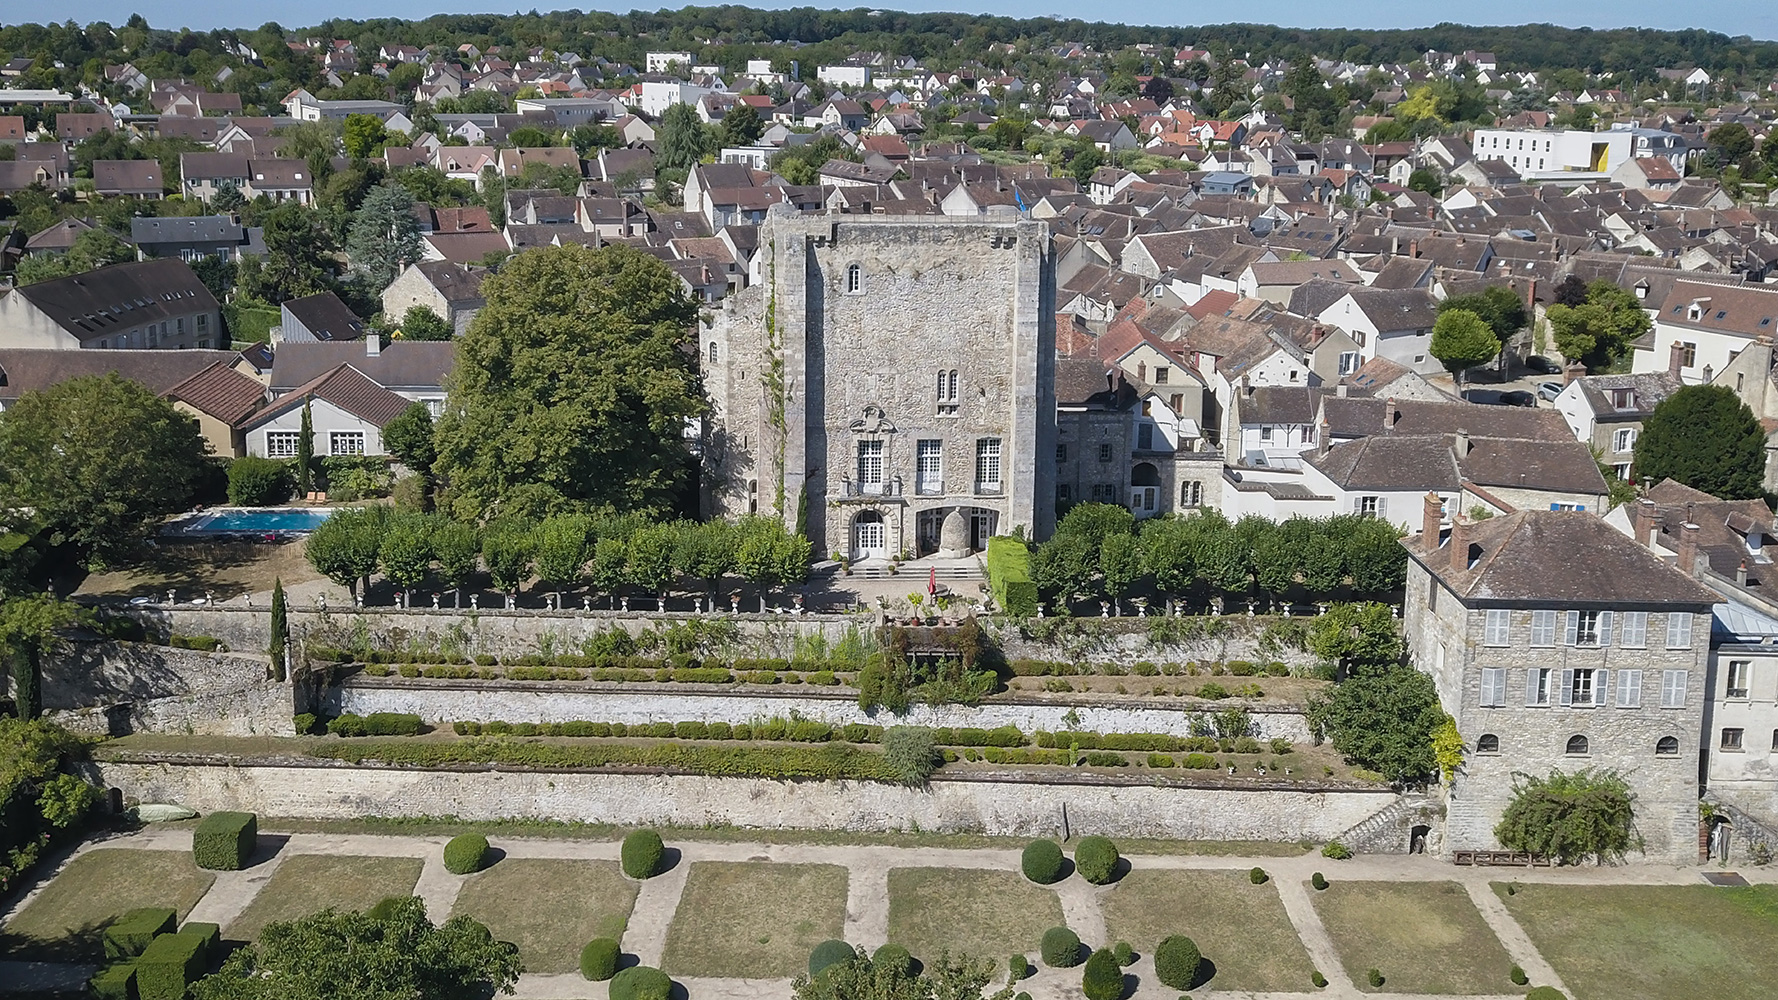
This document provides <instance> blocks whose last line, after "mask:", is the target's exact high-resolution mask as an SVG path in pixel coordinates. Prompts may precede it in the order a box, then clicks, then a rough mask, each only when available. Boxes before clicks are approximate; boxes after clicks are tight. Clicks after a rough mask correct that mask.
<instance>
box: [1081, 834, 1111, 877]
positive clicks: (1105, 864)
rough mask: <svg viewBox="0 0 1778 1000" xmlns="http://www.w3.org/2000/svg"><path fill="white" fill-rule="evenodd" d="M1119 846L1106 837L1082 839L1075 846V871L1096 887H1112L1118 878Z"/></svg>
mask: <svg viewBox="0 0 1778 1000" xmlns="http://www.w3.org/2000/svg"><path fill="white" fill-rule="evenodd" d="M1117 862H1118V854H1117V845H1116V844H1113V843H1112V842H1111V841H1109V840H1107V839H1106V838H1104V837H1082V838H1080V843H1078V844H1076V845H1074V870H1075V871H1078V872H1080V877H1081V878H1084V879H1086V880H1087V881H1088V882H1091V883H1093V884H1094V885H1110V884H1111V883H1112V881H1113V880H1114V879H1116V878H1117Z"/></svg>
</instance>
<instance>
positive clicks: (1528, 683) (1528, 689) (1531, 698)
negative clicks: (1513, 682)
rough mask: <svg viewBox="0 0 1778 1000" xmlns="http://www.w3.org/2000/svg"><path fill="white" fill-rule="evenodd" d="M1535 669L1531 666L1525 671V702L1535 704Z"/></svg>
mask: <svg viewBox="0 0 1778 1000" xmlns="http://www.w3.org/2000/svg"><path fill="white" fill-rule="evenodd" d="M1537 669H1538V668H1536V667H1532V668H1531V669H1529V670H1527V671H1525V704H1527V705H1535V704H1537Z"/></svg>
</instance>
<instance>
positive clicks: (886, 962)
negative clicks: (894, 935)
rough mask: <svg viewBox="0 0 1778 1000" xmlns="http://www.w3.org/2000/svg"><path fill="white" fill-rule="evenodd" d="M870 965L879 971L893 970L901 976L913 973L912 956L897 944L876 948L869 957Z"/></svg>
mask: <svg viewBox="0 0 1778 1000" xmlns="http://www.w3.org/2000/svg"><path fill="white" fill-rule="evenodd" d="M870 964H872V965H874V966H876V967H877V968H879V969H894V970H895V971H896V972H897V973H899V974H901V975H904V976H906V975H909V974H911V973H912V972H913V971H914V956H912V955H910V954H908V950H907V949H906V948H903V947H902V946H901V945H898V944H886V945H884V946H883V947H881V948H878V949H877V950H876V952H875V953H874V954H872V955H871V957H870Z"/></svg>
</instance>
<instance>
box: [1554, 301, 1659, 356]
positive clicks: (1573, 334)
mask: <svg viewBox="0 0 1778 1000" xmlns="http://www.w3.org/2000/svg"><path fill="white" fill-rule="evenodd" d="M1545 315H1547V316H1548V317H1549V321H1550V332H1551V334H1552V335H1553V336H1554V337H1555V340H1556V349H1557V350H1559V351H1561V352H1562V356H1563V357H1565V358H1567V359H1569V360H1570V361H1575V360H1578V361H1580V362H1581V363H1582V364H1584V365H1586V366H1587V367H1588V368H1589V369H1592V370H1594V371H1597V370H1599V369H1601V368H1604V367H1606V366H1608V365H1610V364H1611V363H1612V361H1614V360H1616V359H1617V358H1618V357H1620V356H1622V354H1623V353H1624V351H1625V350H1626V349H1627V348H1628V347H1629V345H1630V341H1632V340H1635V339H1636V338H1637V337H1640V336H1642V335H1643V334H1644V333H1646V332H1648V329H1649V326H1650V321H1649V318H1648V313H1646V312H1643V310H1642V303H1641V302H1638V301H1637V300H1636V296H1635V295H1633V294H1631V293H1630V292H1627V291H1625V290H1623V289H1622V288H1619V287H1618V286H1616V285H1614V284H1612V283H1611V282H1609V281H1595V282H1593V283H1592V284H1591V285H1588V286H1587V300H1586V301H1585V302H1583V303H1581V304H1580V305H1578V306H1565V305H1562V304H1561V303H1560V302H1558V303H1556V304H1555V305H1552V306H1550V308H1549V311H1548V312H1547V313H1546V314H1545Z"/></svg>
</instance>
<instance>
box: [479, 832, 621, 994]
mask: <svg viewBox="0 0 1778 1000" xmlns="http://www.w3.org/2000/svg"><path fill="white" fill-rule="evenodd" d="M635 902H636V883H634V882H631V881H630V880H628V879H626V878H624V876H623V872H622V871H621V870H619V869H618V866H617V863H616V862H613V861H567V860H560V861H558V860H551V859H546V858H507V859H506V860H504V861H501V862H500V863H499V864H496V865H495V866H494V867H492V868H489V869H488V870H487V871H484V872H481V873H479V874H476V875H472V876H470V877H469V878H467V879H465V880H464V882H463V888H462V890H461V891H460V892H458V894H457V905H456V906H455V907H454V908H453V909H452V910H451V915H452V916H456V915H459V914H466V915H468V916H471V917H474V918H475V919H477V920H479V921H481V922H482V923H484V924H487V925H488V930H490V931H492V932H493V933H494V937H495V938H497V939H499V940H501V941H511V942H513V943H514V944H516V945H518V946H519V956H520V957H521V958H523V959H524V960H525V971H527V972H573V971H575V970H576V969H577V968H579V966H580V949H581V948H582V947H583V946H585V945H586V943H587V942H588V941H591V940H592V939H593V938H597V937H608V938H612V939H614V940H618V939H622V937H623V933H624V925H625V924H627V923H628V922H629V919H630V907H631V905H632V904H634V903H635Z"/></svg>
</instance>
